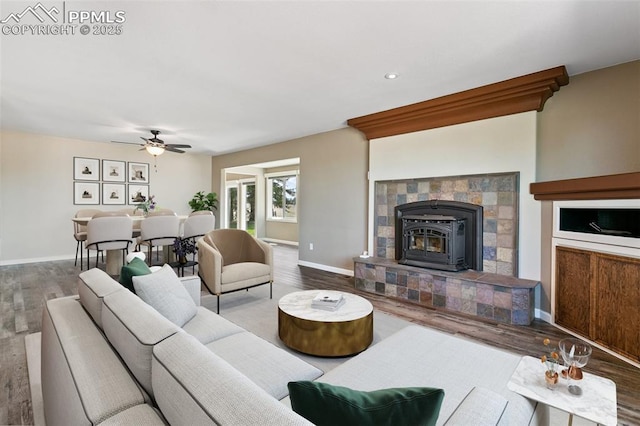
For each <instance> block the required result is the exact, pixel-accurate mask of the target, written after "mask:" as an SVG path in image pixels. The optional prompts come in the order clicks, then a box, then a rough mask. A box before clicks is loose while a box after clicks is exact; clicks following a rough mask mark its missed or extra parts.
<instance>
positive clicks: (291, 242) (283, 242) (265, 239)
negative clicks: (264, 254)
mask: <svg viewBox="0 0 640 426" xmlns="http://www.w3.org/2000/svg"><path fill="white" fill-rule="evenodd" d="M260 239H261V240H262V241H264V242H266V243H276V244H284V245H287V246H296V247H298V242H297V241H287V240H277V239H275V238H260Z"/></svg>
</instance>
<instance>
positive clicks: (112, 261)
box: [71, 215, 189, 275]
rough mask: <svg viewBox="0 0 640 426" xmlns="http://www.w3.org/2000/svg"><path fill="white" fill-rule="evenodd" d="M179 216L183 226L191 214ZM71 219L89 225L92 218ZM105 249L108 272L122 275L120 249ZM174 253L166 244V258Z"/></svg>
mask: <svg viewBox="0 0 640 426" xmlns="http://www.w3.org/2000/svg"><path fill="white" fill-rule="evenodd" d="M177 216H178V219H180V226H182V225H183V224H184V221H185V220H187V218H188V217H189V215H177ZM129 217H130V218H131V220H132V221H133V222H134V223H135V222H141V221H143V220H145V219H146V216H129ZM71 220H72V221H73V222H74V223H77V224H79V225H82V226H87V224H88V223H89V221H90V220H91V217H73V218H71ZM181 232H182V231H181ZM131 240H132V241H135V239H134V238H133V237H132V238H131ZM105 251H106V252H107V259H106V272H107V274H109V275H120V270H121V269H122V256H121V255H120V250H105ZM172 255H173V253H172V252H171V250H170V249H169V246H165V247H164V256H165V259H169V261H171V257H172ZM80 266H81V268H80V269H82V265H80Z"/></svg>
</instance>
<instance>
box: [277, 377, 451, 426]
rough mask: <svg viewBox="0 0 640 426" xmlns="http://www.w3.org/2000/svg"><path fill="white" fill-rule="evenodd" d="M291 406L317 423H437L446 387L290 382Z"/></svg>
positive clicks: (336, 424) (334, 424) (319, 425)
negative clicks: (357, 387) (375, 387)
mask: <svg viewBox="0 0 640 426" xmlns="http://www.w3.org/2000/svg"><path fill="white" fill-rule="evenodd" d="M288 387H289V398H290V399H291V408H293V411H295V412H296V413H298V414H300V415H301V416H302V417H304V418H306V419H307V420H309V421H310V422H312V423H314V424H316V425H318V426H323V425H332V426H338V425H345V426H346V425H402V424H405V425H435V424H436V420H437V419H438V414H439V413H440V405H441V404H442V400H443V398H444V391H443V390H442V389H435V388H420V387H411V388H391V389H381V390H375V391H371V392H364V391H356V390H353V389H349V388H345V387H342V386H334V385H330V384H327V383H320V382H309V381H299V382H289V384H288Z"/></svg>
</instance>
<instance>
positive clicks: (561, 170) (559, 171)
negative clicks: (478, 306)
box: [536, 61, 640, 312]
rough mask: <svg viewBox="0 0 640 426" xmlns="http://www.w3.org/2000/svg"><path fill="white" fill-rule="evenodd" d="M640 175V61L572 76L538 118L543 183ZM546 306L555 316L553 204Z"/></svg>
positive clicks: (544, 261) (545, 205) (544, 239)
mask: <svg viewBox="0 0 640 426" xmlns="http://www.w3.org/2000/svg"><path fill="white" fill-rule="evenodd" d="M637 171H640V61H634V62H629V63H626V64H621V65H617V66H614V67H610V68H604V69H601V70H597V71H592V72H589V73H585V74H580V75H576V76H573V77H571V81H570V83H569V85H568V86H566V87H563V88H562V89H561V90H560V91H559V92H558V93H556V94H555V95H554V96H553V97H552V98H551V99H549V101H547V103H546V105H545V108H544V111H542V112H541V113H539V114H538V144H537V177H536V181H537V182H545V181H550V180H561V179H572V178H581V177H589V176H602V175H610V174H618V173H628V172H637ZM541 209H542V225H541V229H542V234H541V247H542V256H541V266H540V268H541V274H540V275H541V281H542V286H543V292H542V294H541V300H540V308H541V309H542V310H544V311H546V312H550V309H551V302H550V296H549V294H550V290H551V271H552V265H551V232H552V221H553V212H552V203H551V202H550V201H547V202H542V203H541Z"/></svg>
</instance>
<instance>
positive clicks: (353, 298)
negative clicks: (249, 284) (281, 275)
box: [278, 290, 373, 322]
mask: <svg viewBox="0 0 640 426" xmlns="http://www.w3.org/2000/svg"><path fill="white" fill-rule="evenodd" d="M321 291H322V292H325V293H336V294H340V293H342V295H343V296H344V299H345V303H344V304H343V305H342V306H340V307H339V308H338V309H336V310H335V311H326V310H323V309H315V308H312V307H311V301H312V300H313V298H314V297H316V295H317V294H318V293H320V292H321ZM278 308H280V310H281V311H283V312H285V313H287V314H289V315H291V316H293V317H296V318H301V319H305V320H309V321H318V322H341V321H353V320H356V319H359V318H363V317H366V316H367V315H369V314H370V313H371V312H372V311H373V305H371V302H369V301H368V300H367V299H365V298H364V297H360V296H358V295H355V294H351V293H346V292H344V293H343V292H339V291H328V290H307V291H296V292H293V293H289V294H287V295H286V296H284V297H282V298H281V299H280V301H279V302H278Z"/></svg>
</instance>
